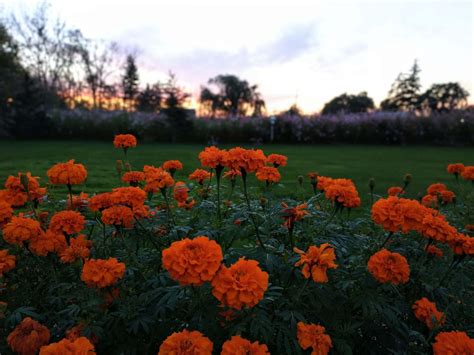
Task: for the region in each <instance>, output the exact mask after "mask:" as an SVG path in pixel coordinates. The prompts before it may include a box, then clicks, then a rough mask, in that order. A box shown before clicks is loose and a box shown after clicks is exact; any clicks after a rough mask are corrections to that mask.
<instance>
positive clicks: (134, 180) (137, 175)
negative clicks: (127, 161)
mask: <svg viewBox="0 0 474 355" xmlns="http://www.w3.org/2000/svg"><path fill="white" fill-rule="evenodd" d="M122 181H123V182H126V183H128V184H130V185H132V186H137V185H138V183H139V182H142V181H145V173H144V172H142V171H127V172H126V173H125V174H123V176H122Z"/></svg>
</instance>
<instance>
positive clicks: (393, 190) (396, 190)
mask: <svg viewBox="0 0 474 355" xmlns="http://www.w3.org/2000/svg"><path fill="white" fill-rule="evenodd" d="M401 194H403V188H401V187H400V186H392V187H389V188H388V190H387V195H389V196H398V195H401Z"/></svg>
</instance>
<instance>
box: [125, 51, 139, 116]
mask: <svg viewBox="0 0 474 355" xmlns="http://www.w3.org/2000/svg"><path fill="white" fill-rule="evenodd" d="M122 93H123V102H124V106H126V107H127V108H128V109H130V110H131V109H132V108H133V107H134V106H135V102H134V101H135V98H136V96H137V94H138V68H137V65H136V64H135V57H134V56H133V55H132V54H129V55H127V59H126V61H125V68H124V74H123V76H122Z"/></svg>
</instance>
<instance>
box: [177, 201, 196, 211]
mask: <svg viewBox="0 0 474 355" xmlns="http://www.w3.org/2000/svg"><path fill="white" fill-rule="evenodd" d="M195 204H196V200H194V199H187V200H186V201H178V207H179V208H182V209H185V210H190V209H192V208H193V207H194V205H195Z"/></svg>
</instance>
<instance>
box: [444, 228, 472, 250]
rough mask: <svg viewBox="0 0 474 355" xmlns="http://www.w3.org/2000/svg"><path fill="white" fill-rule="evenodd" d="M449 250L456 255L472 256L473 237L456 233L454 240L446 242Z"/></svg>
mask: <svg viewBox="0 0 474 355" xmlns="http://www.w3.org/2000/svg"><path fill="white" fill-rule="evenodd" d="M448 244H449V246H450V248H451V249H452V250H453V253H454V254H457V255H474V237H469V236H467V235H465V234H461V233H456V235H455V236H454V238H452V239H450V240H449V241H448Z"/></svg>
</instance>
